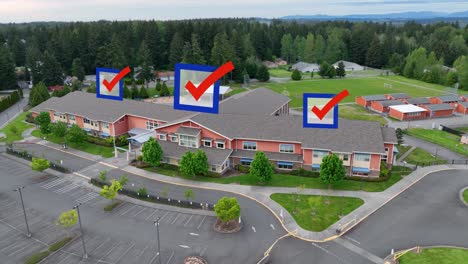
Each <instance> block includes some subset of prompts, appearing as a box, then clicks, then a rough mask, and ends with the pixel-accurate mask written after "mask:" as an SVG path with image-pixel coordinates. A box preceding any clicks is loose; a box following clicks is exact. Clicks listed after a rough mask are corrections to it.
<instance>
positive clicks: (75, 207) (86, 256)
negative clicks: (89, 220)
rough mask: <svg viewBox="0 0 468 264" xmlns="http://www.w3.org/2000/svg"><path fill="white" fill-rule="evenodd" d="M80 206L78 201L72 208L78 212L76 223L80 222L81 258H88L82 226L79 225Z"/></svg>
mask: <svg viewBox="0 0 468 264" xmlns="http://www.w3.org/2000/svg"><path fill="white" fill-rule="evenodd" d="M80 206H81V203H78V204H77V205H75V206H74V207H73V209H75V210H76V212H77V213H78V223H80V233H81V243H82V244H83V252H84V255H83V258H84V259H87V258H88V253H87V252H86V247H85V242H84V233H83V227H82V225H81V216H80Z"/></svg>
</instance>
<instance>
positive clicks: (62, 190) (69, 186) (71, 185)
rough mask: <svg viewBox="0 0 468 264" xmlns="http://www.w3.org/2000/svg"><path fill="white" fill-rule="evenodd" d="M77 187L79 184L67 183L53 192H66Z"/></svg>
mask: <svg viewBox="0 0 468 264" xmlns="http://www.w3.org/2000/svg"><path fill="white" fill-rule="evenodd" d="M78 187H80V186H79V185H77V184H74V183H72V184H70V185H67V186H65V187H62V188H60V189H58V190H55V191H54V192H55V193H67V192H69V191H71V190H73V189H76V188H78Z"/></svg>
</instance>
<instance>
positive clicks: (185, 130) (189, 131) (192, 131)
mask: <svg viewBox="0 0 468 264" xmlns="http://www.w3.org/2000/svg"><path fill="white" fill-rule="evenodd" d="M176 133H177V134H182V135H187V136H198V135H199V134H200V133H201V129H200V128H195V127H185V126H181V127H179V128H178V129H177V132H176Z"/></svg>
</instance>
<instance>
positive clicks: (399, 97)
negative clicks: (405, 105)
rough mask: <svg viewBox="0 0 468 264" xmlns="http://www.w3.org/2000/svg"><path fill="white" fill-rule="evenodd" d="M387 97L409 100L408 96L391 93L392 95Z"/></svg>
mask: <svg viewBox="0 0 468 264" xmlns="http://www.w3.org/2000/svg"><path fill="white" fill-rule="evenodd" d="M387 95H388V96H391V97H393V98H395V99H406V98H409V95H407V94H405V93H393V94H387Z"/></svg>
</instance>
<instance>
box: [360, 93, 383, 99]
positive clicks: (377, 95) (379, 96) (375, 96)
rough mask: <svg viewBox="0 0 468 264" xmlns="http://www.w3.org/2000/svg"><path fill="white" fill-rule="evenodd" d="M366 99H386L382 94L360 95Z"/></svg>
mask: <svg viewBox="0 0 468 264" xmlns="http://www.w3.org/2000/svg"><path fill="white" fill-rule="evenodd" d="M361 97H362V98H363V99H364V100H366V101H385V100H388V99H387V97H385V95H383V94H374V95H366V96H361Z"/></svg>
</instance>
